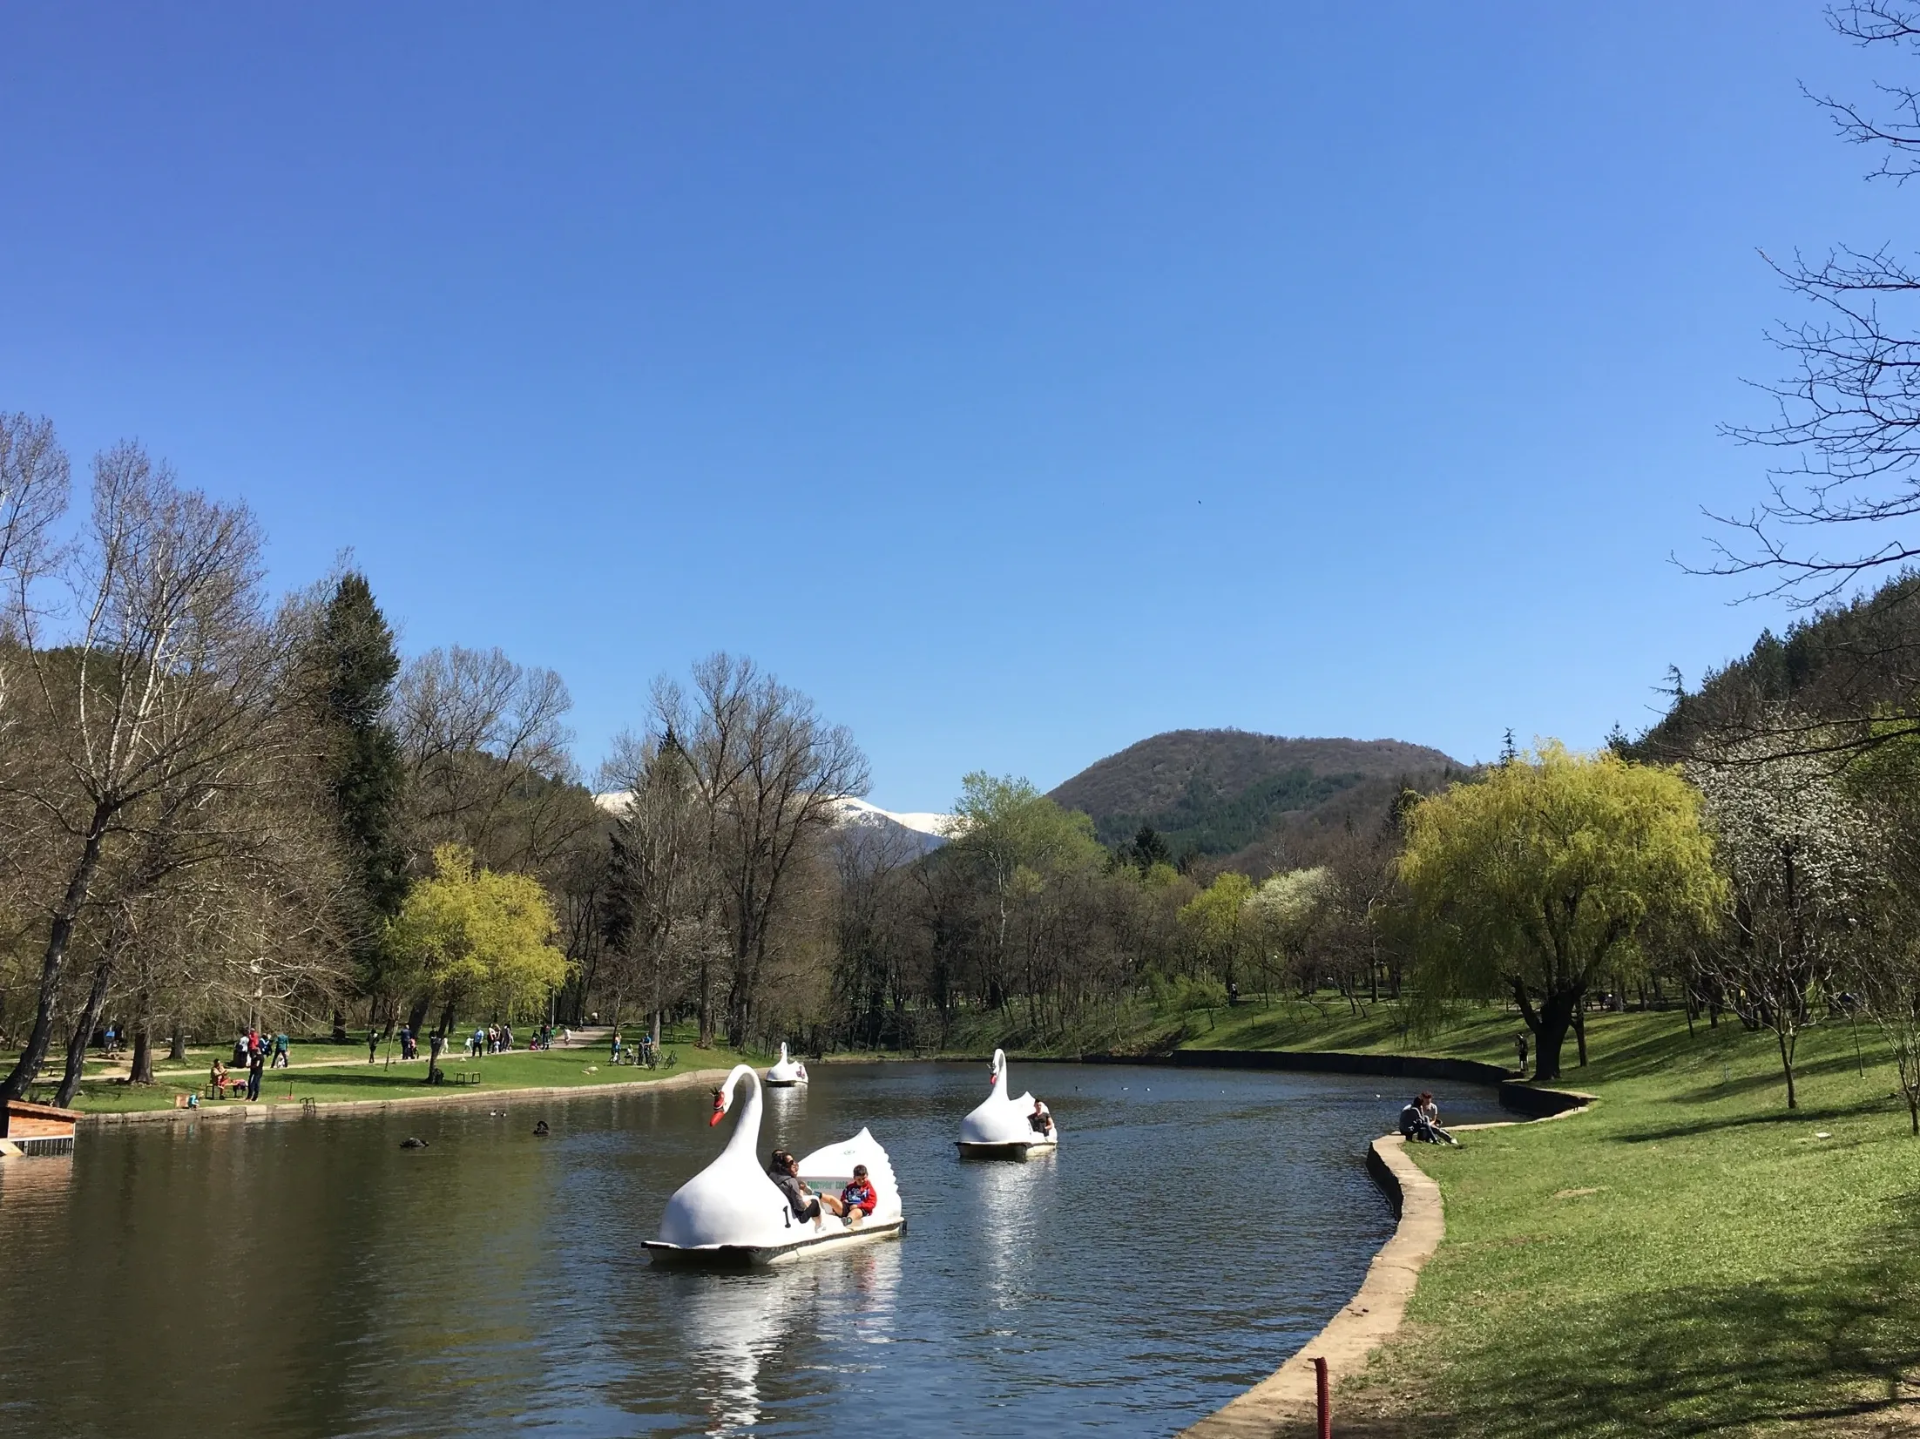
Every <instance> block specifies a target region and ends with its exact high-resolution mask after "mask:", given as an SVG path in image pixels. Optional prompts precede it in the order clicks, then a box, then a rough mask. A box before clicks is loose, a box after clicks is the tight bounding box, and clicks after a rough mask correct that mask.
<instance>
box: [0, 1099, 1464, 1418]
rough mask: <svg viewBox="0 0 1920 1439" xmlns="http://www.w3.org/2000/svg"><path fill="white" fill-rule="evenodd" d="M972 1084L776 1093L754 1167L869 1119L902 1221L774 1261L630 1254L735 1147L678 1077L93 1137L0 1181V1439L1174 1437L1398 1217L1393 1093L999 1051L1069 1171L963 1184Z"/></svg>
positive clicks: (1297, 1324)
mask: <svg viewBox="0 0 1920 1439" xmlns="http://www.w3.org/2000/svg"><path fill="white" fill-rule="evenodd" d="M985 1076H986V1067H985V1066H984V1065H968V1066H957V1065H921V1064H912V1065H908V1064H897V1065H875V1066H864V1065H863V1066H850V1065H821V1066H819V1067H818V1068H817V1069H816V1071H815V1078H814V1082H813V1085H812V1086H811V1089H810V1090H809V1089H801V1090H786V1091H780V1090H774V1091H769V1092H768V1094H767V1117H766V1122H765V1124H764V1125H763V1127H762V1131H761V1145H760V1147H761V1149H762V1150H765V1149H768V1148H770V1147H772V1145H773V1144H775V1143H779V1144H781V1145H783V1146H784V1147H786V1148H788V1149H792V1150H793V1151H795V1152H796V1153H804V1152H806V1151H807V1150H808V1149H812V1148H814V1147H816V1146H818V1145H820V1144H823V1143H825V1142H827V1141H828V1140H831V1139H839V1138H844V1137H846V1136H847V1135H849V1134H851V1133H853V1132H855V1131H857V1130H858V1129H859V1128H860V1126H861V1125H863V1124H868V1125H871V1127H872V1128H873V1130H874V1133H875V1134H876V1136H877V1137H878V1138H879V1139H880V1141H881V1142H882V1143H883V1144H885V1145H886V1146H887V1149H888V1152H889V1154H890V1155H891V1157H892V1159H893V1164H894V1168H895V1171H896V1172H897V1173H898V1175H899V1177H900V1182H901V1186H902V1189H903V1190H904V1193H905V1200H906V1205H907V1234H906V1236H905V1238H904V1239H903V1240H901V1241H899V1242H897V1243H894V1242H888V1243H876V1244H872V1245H868V1246H865V1247H863V1248H860V1249H856V1250H853V1251H848V1252H844V1253H841V1254H838V1255H830V1256H825V1257H822V1258H818V1259H814V1260H810V1261H802V1262H800V1263H798V1264H795V1265H790V1266H786V1267H784V1268H782V1269H780V1270H777V1271H773V1272H771V1273H765V1274H739V1275H708V1274H699V1273H687V1272H682V1271H666V1270H658V1269H655V1268H653V1267H652V1266H651V1265H650V1264H649V1263H648V1262H647V1260H646V1257H645V1252H644V1251H643V1250H642V1249H641V1248H640V1241H641V1240H642V1239H646V1238H651V1237H652V1235H653V1234H654V1232H655V1229H656V1227H657V1224H658V1221H659V1217H660V1211H661V1207H662V1206H663V1204H664V1203H665V1201H666V1197H667V1195H668V1194H670V1193H671V1192H672V1191H673V1189H674V1188H675V1187H676V1186H677V1185H679V1184H680V1183H681V1181H683V1180H684V1179H686V1178H687V1177H688V1176H689V1175H691V1174H693V1173H694V1172H695V1171H696V1170H698V1169H699V1168H700V1167H701V1166H702V1165H704V1164H705V1163H706V1162H707V1161H708V1160H709V1159H710V1158H711V1157H712V1156H713V1155H714V1154H715V1153H717V1152H718V1147H719V1144H720V1143H721V1142H722V1140H723V1139H724V1136H725V1134H726V1130H725V1128H724V1127H723V1128H722V1129H721V1130H720V1131H717V1132H716V1131H712V1130H709V1129H708V1128H707V1126H706V1123H705V1119H706V1115H707V1113H708V1111H709V1109H710V1101H709V1100H708V1098H707V1096H706V1094H705V1092H704V1091H701V1090H679V1091H675V1092H671V1093H656V1094H644V1093H640V1094H634V1093H628V1094H624V1095H620V1096H600V1097H594V1098H582V1099H576V1100H572V1101H569V1102H566V1103H561V1104H544V1105H543V1104H540V1103H536V1102H532V1101H528V1102H522V1103H516V1104H514V1105H512V1106H511V1107H510V1108H506V1112H505V1117H493V1116H490V1115H489V1114H488V1113H487V1111H486V1109H485V1108H484V1107H462V1108H445V1109H434V1110H415V1111H413V1112H411V1113H403V1114H392V1113H389V1114H381V1115H371V1116H369V1115H348V1114H338V1115H322V1116H320V1117H315V1118H307V1119H299V1120H291V1119H289V1120H281V1121H277V1122H272V1123H254V1124H241V1123H236V1122H231V1121H228V1122H214V1123H202V1124H193V1125H187V1124H172V1125H150V1126H133V1127H129V1128H125V1129H115V1130H91V1131H87V1132H85V1133H84V1134H83V1135H82V1136H81V1141H80V1146H79V1151H80V1152H79V1154H78V1155H77V1156H76V1158H75V1159H74V1160H72V1161H66V1160H33V1161H19V1162H10V1163H8V1164H4V1165H0V1314H4V1315H5V1316H6V1322H5V1324H4V1325H0V1433H9V1434H14V1433H17V1434H22V1435H28V1434H31V1435H36V1436H37V1435H77V1436H93V1435H106V1434H108V1433H110V1432H111V1433H112V1434H114V1435H116V1436H120V1435H125V1434H139V1435H141V1436H143V1439H175V1436H179V1439H188V1436H193V1439H200V1436H216V1435H242V1434H245V1435H251V1436H258V1435H273V1436H309V1435H313V1436H318V1435H356V1436H357V1435H367V1436H375V1435H377V1436H395V1439H399V1436H406V1439H413V1436H437V1435H448V1436H452V1435H462V1436H465V1435H475V1434H499V1433H507V1432H518V1431H531V1432H533V1433H536V1434H542V1435H547V1434H550V1435H555V1436H568V1439H572V1436H602V1435H605V1436H615V1435H634V1434H698V1433H730V1432H738V1431H742V1430H746V1429H749V1428H750V1429H752V1430H753V1432H755V1433H756V1434H768V1435H787V1434H792V1435H799V1434H807V1435H818V1434H822V1433H825V1432H828V1431H831V1430H845V1429H848V1428H851V1427H858V1428H859V1429H861V1430H862V1431H864V1432H865V1433H866V1434H868V1435H881V1436H886V1435H918V1434H930V1433H955V1434H979V1435H994V1436H1012V1435H1039V1434H1045V1435H1049V1436H1052V1435H1056V1434H1058V1433H1060V1432H1062V1431H1071V1432H1082V1431H1084V1432H1088V1433H1094V1434H1099V1435H1102V1436H1108V1435H1111V1436H1130V1435H1167V1434H1171V1433H1172V1432H1173V1431H1174V1430H1176V1429H1178V1428H1180V1427H1181V1426H1182V1425H1184V1424H1186V1423H1189V1422H1191V1421H1192V1420H1193V1419H1195V1418H1198V1417H1199V1416H1200V1415H1202V1414H1204V1413H1206V1412H1208V1411H1209V1410H1211V1409H1213V1408H1215V1407H1216V1406H1218V1405H1219V1404H1220V1403H1221V1402H1223V1401H1224V1400H1226V1399H1227V1398H1229V1397H1230V1396H1231V1395H1233V1394H1234V1393H1236V1392H1238V1391H1239V1390H1240V1389H1243V1388H1245V1387H1246V1386H1247V1385H1248V1384H1251V1383H1253V1382H1255V1381H1256V1380H1258V1379H1260V1378H1262V1377H1264V1376H1265V1375H1266V1374H1267V1373H1268V1372H1269V1371H1271V1370H1272V1369H1273V1368H1274V1367H1275V1365H1277V1364H1278V1363H1279V1362H1280V1360H1281V1359H1282V1358H1284V1357H1285V1356H1286V1355H1287V1354H1288V1353H1290V1352H1291V1351H1292V1350H1293V1349H1295V1348H1297V1347H1298V1346H1299V1344H1300V1343H1301V1342H1303V1341H1304V1340H1305V1339H1307V1338H1309V1337H1310V1336H1311V1335H1312V1334H1313V1333H1315V1332H1316V1331H1317V1330H1318V1329H1319V1328H1320V1326H1321V1325H1322V1324H1324V1323H1325V1322H1326V1320H1327V1319H1328V1318H1329V1317H1330V1316H1331V1315H1332V1314H1333V1312H1334V1311H1335V1310H1336V1309H1338V1307H1339V1306H1340V1304H1341V1303H1342V1302H1343V1301H1344V1300H1345V1299H1346V1297H1347V1296H1348V1295H1349V1294H1351V1293H1352V1292H1353V1290H1354V1289H1355V1288H1357V1287H1358V1285H1359V1283H1360V1280H1361V1277H1362V1276H1363V1274H1364V1273H1365V1271H1366V1267H1367V1262H1368V1260H1369V1259H1370V1258H1371V1256H1372V1254H1373V1252H1374V1251H1375V1250H1376V1249H1377V1248H1378V1247H1379V1246H1380V1244H1381V1243H1382V1242H1384V1240H1385V1239H1386V1237H1387V1235H1388V1233H1389V1232H1390V1230H1391V1228H1392V1218H1391V1215H1390V1213H1389V1212H1388V1209H1387V1206H1386V1204H1385V1202H1384V1201H1383V1200H1382V1198H1381V1197H1380V1195H1379V1194H1378V1193H1377V1192H1376V1191H1375V1190H1374V1188H1373V1186H1372V1184H1371V1183H1370V1182H1369V1181H1368V1179H1367V1177H1366V1174H1365V1172H1364V1171H1363V1169H1362V1167H1361V1164H1360V1162H1359V1160H1360V1155H1361V1152H1362V1149H1363V1147H1364V1145H1365V1142H1366V1140H1367V1139H1368V1138H1370V1137H1371V1136H1373V1135H1375V1134H1378V1133H1380V1132H1381V1131H1382V1130H1384V1129H1386V1128H1389V1127H1390V1126H1391V1123H1392V1121H1393V1117H1394V1114H1395V1112H1396V1110H1397V1108H1398V1103H1399V1101H1400V1099H1401V1098H1402V1096H1401V1095H1400V1094H1399V1091H1398V1089H1397V1088H1396V1089H1391V1090H1390V1089H1387V1088H1385V1087H1384V1086H1385V1085H1386V1084H1387V1083H1389V1081H1382V1080H1377V1079H1353V1078H1344V1077H1336V1076H1324V1075H1283V1074H1249V1073H1236V1072H1232V1071H1212V1072H1209V1071H1177V1072H1176V1071H1171V1070H1164V1069H1132V1068H1116V1067H1108V1066H1077V1065H1021V1064H1017V1063H1016V1064H1015V1066H1014V1085H1015V1088H1016V1089H1029V1088H1030V1089H1032V1090H1034V1091H1035V1092H1036V1093H1039V1094H1041V1095H1042V1096H1043V1097H1044V1098H1046V1099H1047V1100H1048V1102H1049V1103H1050V1104H1051V1105H1052V1107H1053V1111H1054V1113H1055V1115H1056V1116H1057V1117H1058V1119H1059V1121H1060V1124H1061V1126H1062V1130H1063V1134H1064V1138H1063V1141H1062V1144H1061V1150H1060V1153H1059V1154H1057V1155H1053V1156H1048V1157H1045V1158H1041V1159H1038V1160H1035V1161H1033V1162H1032V1163H1028V1164H1024V1165H1023V1164H1010V1163H968V1164H962V1163H960V1162H959V1161H958V1160H957V1159H956V1158H955V1157H954V1153H953V1145H952V1141H953V1138H954V1135H955V1132H956V1130H957V1128H958V1124H959V1119H960V1116H961V1115H962V1114H964V1113H965V1112H966V1111H967V1110H968V1109H970V1108H972V1106H973V1105H974V1104H975V1103H976V1102H977V1101H978V1100H979V1098H980V1097H981V1096H982V1095H983V1094H984V1093H985V1087H984V1085H985ZM1452 1098H1453V1102H1452V1103H1450V1104H1448V1105H1447V1109H1446V1118H1448V1119H1449V1120H1453V1121H1467V1120H1470V1119H1474V1118H1487V1117H1492V1115H1493V1110H1492V1103H1491V1099H1490V1097H1488V1096H1485V1095H1472V1094H1468V1093H1467V1092H1465V1091H1461V1092H1459V1093H1457V1094H1455V1095H1453V1096H1452ZM736 1112H737V1111H736ZM543 1116H544V1117H546V1118H547V1119H548V1120H549V1121H550V1122H551V1123H552V1125H553V1128H554V1134H553V1136H552V1137H551V1138H548V1139H536V1138H534V1137H533V1136H532V1135H531V1133H530V1132H529V1131H530V1130H531V1129H532V1126H533V1121H534V1120H535V1119H536V1118H540V1117H543ZM409 1134H417V1135H420V1136H421V1137H423V1138H426V1139H429V1140H430V1141H432V1145H431V1147H430V1148H429V1149H426V1150H416V1151H403V1150H401V1149H400V1148H399V1141H400V1139H401V1138H402V1137H404V1136H406V1135H409Z"/></svg>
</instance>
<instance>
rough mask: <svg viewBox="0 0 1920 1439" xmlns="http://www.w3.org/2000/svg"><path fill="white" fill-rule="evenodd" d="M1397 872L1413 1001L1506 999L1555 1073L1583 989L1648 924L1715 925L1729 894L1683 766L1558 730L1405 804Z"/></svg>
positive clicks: (1540, 1073) (1542, 1071)
mask: <svg viewBox="0 0 1920 1439" xmlns="http://www.w3.org/2000/svg"><path fill="white" fill-rule="evenodd" d="M1400 873H1401V877H1402V878H1403V880H1404V881H1405V883H1406V886H1407V889H1408V892H1409V894H1410V897H1411V903H1412V908H1413V918H1414V921H1415V925H1416V929H1415V934H1414V939H1415V946H1416V951H1415V962H1416V974H1417V976H1418V979H1419V982H1420V995H1421V1000H1422V1002H1423V1003H1425V1004H1428V1005H1433V1004H1437V1003H1443V1002H1445V1001H1446V1000H1447V999H1450V998H1455V997H1468V998H1491V997H1493V996H1495V995H1499V994H1502V993H1505V994H1510V995H1512V996H1513V998H1514V1000H1515V1001H1516V1002H1517V1003H1518V1004H1519V1006H1520V1013H1521V1015H1522V1017H1523V1018H1524V1019H1525V1021H1526V1024H1527V1027H1528V1028H1529V1029H1531V1030H1532V1031H1533V1032H1534V1035H1535V1038H1536V1041H1537V1043H1536V1046H1535V1052H1536V1054H1537V1056H1538V1068H1537V1070H1536V1073H1535V1078H1537V1079H1558V1078H1559V1077H1560V1051H1561V1047H1562V1046H1563V1044H1564V1043H1565V1041H1566V1036H1567V1030H1568V1029H1569V1028H1570V1027H1571V1026H1572V1024H1573V1019H1574V1015H1575V1012H1576V1009H1577V1007H1578V1005H1579V1004H1580V1002H1581V1000H1582V998H1583V997H1584V996H1585V995H1586V993H1587V992H1588V990H1589V989H1590V988H1592V987H1593V986H1594V984H1595V983H1596V982H1597V981H1598V980H1599V979H1600V977H1601V976H1602V975H1603V974H1606V973H1607V972H1609V971H1610V970H1611V969H1614V968H1616V967H1618V966H1621V965H1623V964H1625V963H1627V962H1629V961H1631V960H1633V959H1634V958H1635V957H1636V956H1637V944H1638V940H1639V936H1640V934H1641V933H1642V931H1643V929H1644V928H1645V927H1646V926H1647V925H1648V924H1649V923H1651V922H1654V921H1662V920H1666V919H1673V920H1676V921H1685V920H1688V919H1691V920H1693V921H1695V922H1697V923H1699V924H1700V925H1701V926H1703V927H1710V926H1711V925H1712V924H1713V922H1714V920H1715V918H1716V916H1717V913H1718V911H1719V909H1720V906H1721V905H1722V903H1723V902H1724V899H1725V896H1726V881H1725V880H1724V879H1723V878H1722V877H1721V875H1720V873H1719V871H1718V870H1717V869H1716V868H1715V865H1714V847H1713V840H1712V837H1711V836H1710V835H1709V834H1708V832H1707V830H1706V828H1705V827H1704V826H1703V824H1702V823H1701V802H1700V796H1699V794H1698V792H1697V791H1695V790H1694V789H1693V788H1692V786H1690V785H1689V784H1688V783H1687V782H1686V781H1685V780H1684V779H1683V778H1682V777H1681V776H1680V775H1679V773H1677V772H1676V771H1674V770H1671V769H1663V768H1656V767H1652V766H1647V765H1637V764H1631V763H1628V762H1626V761H1624V760H1622V759H1620V758H1619V757H1618V756H1617V755H1615V754H1613V753H1612V752H1611V751H1602V752H1601V753H1599V754H1596V755H1581V754H1575V753H1573V752H1572V751H1570V750H1568V749H1567V748H1566V747H1565V746H1564V745H1562V744H1560V743H1558V742H1557V741H1549V742H1547V743H1545V744H1543V745H1542V747H1541V749H1540V751H1539V753H1538V754H1537V755H1521V756H1518V757H1516V758H1515V759H1514V760H1513V761H1512V762H1510V763H1507V764H1502V765H1498V766H1496V767H1494V768H1493V769H1491V770H1489V771H1488V772H1487V774H1486V775H1485V777H1484V778H1482V779H1480V780H1478V781H1475V782H1471V783H1463V784H1455V785H1453V786H1452V787H1450V788H1449V789H1448V790H1447V791H1446V792H1445V793H1443V794H1439V795H1435V796H1433V797H1431V798H1429V799H1425V800H1423V801H1421V802H1420V803H1419V804H1418V805H1416V806H1414V808H1413V809H1412V810H1411V811H1410V812H1409V813H1408V816H1407V846H1406V850H1405V852H1404V853H1403V854H1402V855H1401V858H1400Z"/></svg>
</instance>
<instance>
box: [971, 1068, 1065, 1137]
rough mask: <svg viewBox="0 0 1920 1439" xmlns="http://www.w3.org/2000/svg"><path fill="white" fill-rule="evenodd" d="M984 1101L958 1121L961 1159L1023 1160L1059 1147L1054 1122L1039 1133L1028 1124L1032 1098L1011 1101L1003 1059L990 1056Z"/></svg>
mask: <svg viewBox="0 0 1920 1439" xmlns="http://www.w3.org/2000/svg"><path fill="white" fill-rule="evenodd" d="M987 1083H988V1086H989V1089H988V1093H987V1097H986V1098H985V1099H983V1100H981V1101H980V1104H979V1106H978V1107H977V1108H976V1109H975V1110H974V1111H973V1113H971V1114H969V1115H968V1116H967V1117H966V1118H965V1119H963V1120H961V1121H960V1138H959V1140H958V1141H957V1143H958V1144H959V1146H960V1157H961V1158H962V1159H1025V1158H1027V1157H1028V1156H1029V1155H1033V1154H1050V1153H1052V1152H1053V1151H1054V1150H1055V1149H1058V1148H1059V1147H1060V1124H1059V1121H1057V1120H1056V1121H1054V1122H1053V1123H1052V1124H1051V1125H1050V1126H1049V1127H1048V1128H1047V1130H1046V1131H1045V1132H1044V1133H1043V1132H1041V1131H1040V1130H1037V1129H1035V1128H1034V1127H1033V1125H1032V1124H1031V1123H1030V1122H1029V1116H1031V1115H1032V1113H1033V1096H1032V1095H1031V1094H1023V1095H1021V1096H1020V1097H1019V1098H1018V1099H1015V1098H1013V1097H1012V1094H1011V1092H1010V1091H1011V1088H1012V1081H1011V1080H1009V1079H1008V1078H1007V1056H1006V1055H1005V1053H1003V1052H1002V1051H1001V1050H998V1049H996V1050H994V1052H993V1067H992V1069H991V1071H990V1072H989V1075H988V1080H987Z"/></svg>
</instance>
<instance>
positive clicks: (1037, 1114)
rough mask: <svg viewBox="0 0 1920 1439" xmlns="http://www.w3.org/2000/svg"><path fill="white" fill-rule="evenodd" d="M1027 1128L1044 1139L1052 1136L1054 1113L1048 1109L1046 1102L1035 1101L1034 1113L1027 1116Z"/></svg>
mask: <svg viewBox="0 0 1920 1439" xmlns="http://www.w3.org/2000/svg"><path fill="white" fill-rule="evenodd" d="M1027 1127H1028V1128H1029V1129H1031V1130H1032V1131H1033V1132H1034V1133H1035V1134H1038V1135H1041V1136H1043V1137H1044V1136H1051V1135H1052V1133H1053V1111H1052V1110H1051V1109H1048V1108H1047V1106H1046V1102H1045V1101H1044V1100H1039V1099H1036V1100H1034V1101H1033V1113H1031V1114H1029V1115H1028V1116H1027Z"/></svg>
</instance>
